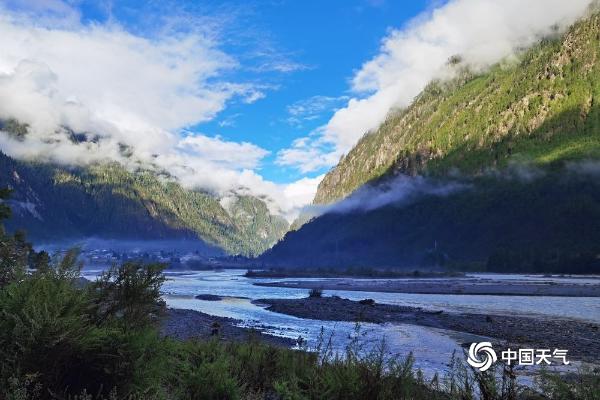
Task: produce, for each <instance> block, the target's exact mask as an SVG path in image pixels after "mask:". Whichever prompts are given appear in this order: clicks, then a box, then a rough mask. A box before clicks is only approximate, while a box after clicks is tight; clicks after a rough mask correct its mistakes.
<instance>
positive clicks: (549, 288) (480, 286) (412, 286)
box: [255, 278, 600, 297]
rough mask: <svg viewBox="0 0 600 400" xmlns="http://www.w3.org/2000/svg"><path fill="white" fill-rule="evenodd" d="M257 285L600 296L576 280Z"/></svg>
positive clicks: (593, 286)
mask: <svg viewBox="0 0 600 400" xmlns="http://www.w3.org/2000/svg"><path fill="white" fill-rule="evenodd" d="M255 285H258V286H271V287H289V288H302V289H323V290H354V291H365V292H391V293H420V294H464V295H497V296H568V297H600V279H598V280H597V283H573V282H560V281H557V280H550V279H549V280H537V281H525V282H516V281H502V280H494V279H473V278H455V279H437V280H436V279H390V280H386V279H377V280H369V279H343V278H340V279H321V280H310V281H307V280H299V281H296V280H290V281H281V282H257V283H255Z"/></svg>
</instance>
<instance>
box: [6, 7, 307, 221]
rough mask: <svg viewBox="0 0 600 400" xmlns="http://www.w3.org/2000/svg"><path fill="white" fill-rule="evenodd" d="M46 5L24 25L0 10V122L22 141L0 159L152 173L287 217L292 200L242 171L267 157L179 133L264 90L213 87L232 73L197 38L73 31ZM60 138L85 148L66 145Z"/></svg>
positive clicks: (227, 62)
mask: <svg viewBox="0 0 600 400" xmlns="http://www.w3.org/2000/svg"><path fill="white" fill-rule="evenodd" d="M42 3H43V2H42ZM50 3H51V4H50ZM50 3H48V4H49V6H51V8H50V14H48V13H47V12H48V4H45V5H43V6H40V7H41V9H42V10H44V12H45V14H44V17H43V18H36V15H37V14H35V12H36V10H37V9H36V8H33V9H27V12H21V13H16V12H12V13H11V12H9V11H7V10H2V8H1V7H0V48H2V52H0V119H6V118H15V119H17V120H19V121H20V122H24V123H27V124H29V133H28V135H27V136H26V139H25V140H24V141H18V140H14V139H12V138H10V137H9V136H8V135H6V134H0V149H2V151H3V152H5V153H7V154H9V155H11V156H14V157H18V158H26V159H34V158H35V159H42V160H47V161H52V162H58V163H63V164H70V165H85V164H88V163H92V162H96V161H103V160H114V161H118V162H121V163H123V164H124V165H125V166H128V167H131V168H134V167H137V166H139V165H143V166H155V167H157V168H160V169H165V170H167V171H169V172H170V173H171V174H172V175H174V176H176V177H177V178H178V179H179V180H180V182H181V183H182V184H184V185H186V186H187V187H193V188H199V189H203V190H208V191H212V192H214V193H216V194H217V195H220V196H227V195H229V194H231V193H247V194H253V195H257V196H263V197H265V200H266V201H267V203H268V204H269V206H270V208H271V210H272V211H273V212H280V213H283V214H285V215H286V216H288V215H292V214H294V213H296V210H295V208H297V207H299V205H298V196H297V194H296V193H293V192H292V193H291V194H290V196H292V197H290V198H288V197H287V196H286V193H287V192H286V190H287V186H286V185H277V184H274V183H272V182H269V181H266V180H264V179H263V178H262V177H261V176H260V175H259V174H258V173H257V172H255V171H254V170H255V169H257V168H259V166H260V162H261V160H262V159H263V158H264V157H265V156H266V155H268V154H269V152H268V151H267V150H265V149H262V148H261V147H259V146H256V145H254V144H252V143H247V142H242V143H237V142H232V141H228V140H226V139H224V138H222V137H219V136H217V137H210V136H206V135H201V134H188V135H187V136H184V137H182V136H181V135H180V132H181V131H185V128H186V127H189V126H191V125H195V124H197V123H200V122H203V121H208V120H211V119H213V118H214V117H215V116H216V115H217V113H218V112H220V111H221V110H222V109H223V108H224V107H226V104H227V103H228V102H229V101H234V100H236V99H238V100H240V101H242V102H246V103H251V102H254V101H257V100H258V99H260V98H262V97H264V90H265V88H267V89H268V88H269V87H267V86H265V85H262V86H261V85H257V84H248V83H243V82H241V83H240V82H230V81H226V80H224V78H222V77H223V76H225V73H226V72H228V71H231V70H232V69H235V68H238V63H237V61H236V60H235V59H233V58H232V57H230V56H229V55H227V54H225V53H224V52H223V51H221V50H220V49H219V47H218V43H216V42H215V39H214V38H211V37H209V36H207V35H204V34H203V33H202V32H201V31H197V30H191V31H187V32H185V33H181V31H174V30H168V31H167V33H161V34H160V35H157V36H156V37H146V36H140V35H136V34H133V33H131V32H128V31H126V30H125V29H124V28H122V27H121V26H119V25H118V24H116V23H114V22H111V23H107V24H92V25H83V24H81V23H80V22H79V21H78V20H77V19H76V17H75V16H74V15H76V13H75V14H74V13H72V12H70V10H71V9H70V8H69V7H68V6H65V8H64V9H63V8H61V4H63V5H64V3H61V2H59V1H57V0H53V1H51V2H50ZM60 13H62V14H68V15H70V16H71V17H72V18H71V20H70V22H69V23H68V24H57V23H56V21H54V20H53V19H49V18H47V16H48V15H50V16H54V15H57V14H60ZM67 128H68V129H67ZM70 130H72V131H75V132H78V133H79V132H81V133H86V134H88V135H89V136H90V137H93V138H94V140H93V141H87V142H83V143H77V142H74V141H72V140H70V134H71V133H72V131H70Z"/></svg>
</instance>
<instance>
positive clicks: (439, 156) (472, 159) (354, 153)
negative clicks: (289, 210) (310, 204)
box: [315, 14, 600, 203]
mask: <svg viewBox="0 0 600 400" xmlns="http://www.w3.org/2000/svg"><path fill="white" fill-rule="evenodd" d="M598 35H600V16H599V15H598V14H596V15H593V16H592V17H590V18H588V19H586V20H585V21H581V22H579V23H577V24H576V25H574V26H573V27H572V28H571V29H570V30H569V31H568V32H567V33H566V34H565V35H563V36H562V37H557V38H546V39H544V40H542V41H541V42H540V44H539V45H537V46H535V47H534V48H532V49H529V50H527V51H525V52H523V53H522V54H520V55H519V56H518V60H519V61H511V60H506V61H505V62H502V63H500V64H498V65H495V66H493V67H492V68H491V69H489V70H488V71H486V72H484V73H480V74H477V73H475V72H471V71H469V70H468V68H467V67H465V66H462V64H461V62H460V57H459V56H457V57H454V58H453V59H452V60H451V61H450V63H451V64H453V65H452V68H453V69H454V70H455V73H456V74H457V75H459V76H458V78H456V79H454V80H452V81H449V82H432V83H431V84H430V85H429V86H428V87H427V88H426V89H425V90H424V91H423V92H422V93H421V94H420V95H419V96H418V97H417V98H416V99H415V100H414V102H413V104H412V105H411V106H410V107H408V108H406V109H404V110H399V111H395V112H392V113H391V115H390V116H389V118H387V120H386V121H385V122H384V123H383V124H382V125H381V126H380V127H379V129H377V130H376V131H375V132H372V133H369V134H367V135H365V136H364V137H363V138H362V139H361V140H360V141H359V143H358V144H357V145H356V146H355V147H354V148H353V149H352V150H351V151H350V152H349V153H348V154H347V155H346V156H345V157H344V158H343V159H342V160H341V161H340V162H339V164H338V165H337V166H336V167H335V168H334V169H333V170H332V171H330V172H329V173H328V174H327V175H326V176H325V178H324V179H323V181H322V182H321V184H320V185H319V189H318V192H317V195H316V197H315V202H316V203H329V202H332V201H336V200H339V199H341V198H343V197H345V196H347V195H348V194H350V193H351V192H353V191H354V190H355V189H356V188H358V187H359V186H361V185H363V184H365V183H367V182H369V181H373V180H376V179H379V178H381V177H382V176H385V175H386V174H393V173H407V174H411V175H414V174H417V173H427V174H446V173H448V172H449V171H450V170H460V171H462V172H471V173H473V172H480V171H482V170H483V169H485V168H489V167H494V168H500V167H503V166H506V165H507V164H509V163H510V162H511V161H515V162H523V161H527V162H530V163H534V164H536V165H548V164H551V163H556V162H560V161H565V160H568V159H572V160H577V159H582V158H598V157H599V156H600V135H599V134H598V132H599V129H600V111H599V109H598V104H597V102H598V98H599V96H600V79H599V78H600V69H599V63H600V61H599V60H598V57H599V55H600V46H599V40H598ZM594 100H596V102H594Z"/></svg>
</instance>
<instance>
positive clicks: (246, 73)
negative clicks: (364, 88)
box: [80, 0, 429, 183]
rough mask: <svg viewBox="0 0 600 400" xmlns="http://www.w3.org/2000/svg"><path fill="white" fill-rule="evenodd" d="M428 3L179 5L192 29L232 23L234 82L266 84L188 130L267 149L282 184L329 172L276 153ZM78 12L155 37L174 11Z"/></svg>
mask: <svg viewBox="0 0 600 400" xmlns="http://www.w3.org/2000/svg"><path fill="white" fill-rule="evenodd" d="M192 3H193V4H192ZM428 4H429V2H427V1H410V2H403V1H389V0H388V1H385V0H378V1H377V0H344V1H342V0H336V1H316V0H311V1H298V0H296V1H292V0H288V1H285V0H283V1H260V2H248V1H239V2H218V1H194V2H183V3H180V4H179V5H178V7H175V8H176V9H177V8H179V9H178V10H177V13H180V14H181V13H184V12H185V13H186V15H187V17H188V18H189V21H190V23H191V24H193V23H194V21H200V23H201V21H204V20H206V19H207V18H209V19H212V21H213V22H214V23H215V24H219V23H220V21H223V24H224V25H225V24H232V25H234V27H233V28H230V27H228V26H223V25H219V26H218V29H219V30H221V32H220V35H223V36H226V37H227V40H226V41H225V42H224V43H223V44H222V45H220V48H221V49H222V50H223V51H225V52H226V53H227V54H229V55H232V56H233V57H235V58H236V59H237V60H239V62H240V63H242V64H243V65H241V66H240V67H239V68H238V69H236V70H235V71H233V72H232V73H231V78H230V79H233V80H237V81H243V82H246V81H250V82H256V83H258V84H264V85H265V86H266V90H265V97H264V98H262V99H260V100H258V101H256V102H254V103H252V104H245V103H243V102H232V103H230V104H229V105H228V106H227V107H226V108H225V109H224V110H223V111H221V112H220V113H218V115H217V116H216V117H215V118H214V120H212V121H209V122H206V123H201V124H198V125H196V126H194V127H193V128H191V129H192V130H195V131H196V130H197V131H199V132H202V133H204V134H207V135H220V136H222V137H223V138H224V139H227V140H233V141H249V142H252V143H254V144H256V145H258V146H260V147H262V148H264V149H266V150H268V151H270V154H269V155H268V156H267V157H265V159H264V160H263V162H262V164H261V166H260V174H261V175H262V176H264V177H265V178H266V179H268V180H271V181H274V182H277V183H286V182H291V181H295V180H297V179H299V178H301V177H302V176H317V175H320V174H322V173H323V172H326V170H327V169H328V167H321V168H319V169H317V170H315V171H311V172H310V173H306V174H304V173H302V172H300V171H299V170H298V169H296V168H293V167H289V166H281V165H277V164H276V163H275V160H276V158H277V152H278V151H279V150H280V149H282V148H286V147H288V146H289V145H290V143H291V142H292V141H293V140H294V139H296V138H298V137H302V136H305V135H306V134H308V133H309V132H311V131H312V130H314V129H316V128H317V127H319V126H322V125H323V124H325V123H326V122H327V121H328V120H329V118H330V117H331V115H332V114H333V111H334V110H335V109H336V108H340V107H342V106H344V103H345V100H346V99H347V96H348V90H349V82H348V81H349V79H350V78H351V77H352V75H353V73H354V71H356V70H357V69H359V68H360V67H361V65H362V63H364V62H365V61H366V60H368V59H370V58H371V57H373V56H375V55H376V54H377V52H378V50H379V47H380V45H381V40H382V38H383V37H385V35H386V33H387V32H388V31H389V29H390V28H398V27H400V26H402V25H403V24H404V23H405V22H406V21H407V20H409V19H411V18H413V17H414V16H416V15H417V14H419V13H420V12H422V11H423V10H424V9H425V8H426V7H427V6H428ZM80 7H81V12H82V19H83V20H84V21H86V23H106V22H107V21H109V20H110V19H112V20H116V21H118V22H119V23H121V24H122V25H123V26H125V27H126V28H127V29H131V30H132V31H141V32H142V33H143V34H150V35H151V34H155V33H156V32H157V31H158V30H159V29H157V28H156V27H154V26H152V24H151V23H150V24H149V21H155V22H157V23H158V21H159V20H160V16H161V15H162V13H165V12H166V13H168V12H169V8H170V6H160V5H159V4H158V3H156V4H154V5H151V6H148V5H147V4H146V2H143V1H123V2H121V1H115V2H113V3H112V4H111V5H110V6H107V5H106V4H104V5H98V2H96V1H93V2H87V1H84V2H83V3H82V4H81V6H80ZM171 11H172V9H171ZM157 17H158V18H157ZM184 28H185V27H183V28H182V29H184ZM262 47H265V48H268V51H271V52H273V53H276V54H277V58H276V59H273V60H270V57H269V56H264V57H259V56H255V55H254V54H253V53H254V52H255V51H266V50H263V49H262ZM267 62H272V63H280V64H281V65H280V66H279V67H278V66H276V65H273V66H272V68H273V69H274V70H270V71H269V70H268V68H267V67H264V68H261V66H262V64H263V63H267ZM313 96H324V97H328V98H331V99H325V100H324V101H322V102H320V103H323V104H322V107H319V108H322V109H318V110H312V112H310V113H308V115H304V114H302V115H298V116H297V117H296V120H291V118H293V115H291V114H290V112H289V108H290V107H292V110H294V109H296V110H297V107H296V108H293V107H294V105H296V106H298V105H300V106H301V105H302V103H303V102H308V104H311V103H312V104H313V105H314V102H312V101H311V98H312V97H313ZM335 99H337V100H335Z"/></svg>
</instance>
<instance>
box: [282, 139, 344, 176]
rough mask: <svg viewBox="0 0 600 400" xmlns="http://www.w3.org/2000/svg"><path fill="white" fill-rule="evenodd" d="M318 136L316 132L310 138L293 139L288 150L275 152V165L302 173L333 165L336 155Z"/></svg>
mask: <svg viewBox="0 0 600 400" xmlns="http://www.w3.org/2000/svg"><path fill="white" fill-rule="evenodd" d="M320 134H321V132H320V131H319V130H317V131H315V132H313V135H312V136H304V137H300V138H298V139H295V140H294V141H293V142H292V146H291V147H290V148H287V149H283V150H280V151H279V152H277V159H276V160H275V163H276V164H277V165H280V166H283V167H296V168H298V169H299V170H300V172H302V173H308V172H312V171H317V170H319V169H321V168H324V167H328V166H331V165H334V164H335V163H336V161H337V159H336V157H337V155H336V154H335V152H334V151H332V148H331V145H330V144H329V143H327V142H326V141H325V140H323V138H322V137H321V136H320Z"/></svg>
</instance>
